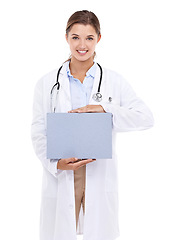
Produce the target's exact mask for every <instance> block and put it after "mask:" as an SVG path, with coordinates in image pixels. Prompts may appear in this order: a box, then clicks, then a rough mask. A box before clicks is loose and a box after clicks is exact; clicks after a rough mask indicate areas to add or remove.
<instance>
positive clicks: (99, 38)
mask: <svg viewBox="0 0 179 240" xmlns="http://www.w3.org/2000/svg"><path fill="white" fill-rule="evenodd" d="M100 40H101V34H100V35H99V37H98V41H97V43H99V41H100Z"/></svg>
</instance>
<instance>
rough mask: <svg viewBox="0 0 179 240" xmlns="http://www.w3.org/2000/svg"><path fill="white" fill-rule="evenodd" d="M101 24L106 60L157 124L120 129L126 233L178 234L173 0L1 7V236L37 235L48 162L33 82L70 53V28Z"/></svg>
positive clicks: (177, 19) (177, 39)
mask: <svg viewBox="0 0 179 240" xmlns="http://www.w3.org/2000/svg"><path fill="white" fill-rule="evenodd" d="M83 9H88V10H91V11H94V12H95V13H96V15H97V16H98V18H99V19H100V22H101V29H102V39H101V42H100V43H99V45H98V47H97V59H96V60H97V61H98V62H99V63H100V64H101V65H102V66H103V67H107V68H110V69H113V70H115V71H117V72H119V73H121V74H122V75H123V76H124V77H125V78H126V79H127V80H128V81H129V82H130V84H131V85H132V86H133V88H134V89H135V91H136V92H137V94H138V95H139V96H140V97H141V98H142V99H143V100H144V101H145V102H146V104H147V105H148V106H149V107H150V108H151V110H152V112H153V114H154V118H155V127H154V128H152V129H150V130H147V131H143V132H132V133H121V134H119V135H118V142H117V152H118V155H119V196H120V202H119V204H120V211H119V218H120V232H121V236H120V238H119V239H120V240H132V239H138V240H144V239H145V240H148V239H152V240H159V239H162V240H171V239H172V240H178V239H179V154H178V151H179V150H178V149H179V148H178V138H179V126H178V125H179V106H178V105H179V97H178V92H179V88H178V86H179V85H177V84H178V81H179V35H178V30H179V14H178V13H179V7H178V2H177V1H174V0H170V1H169V0H168V1H166V0H150V1H149V0H148V1H146V0H136V1H133V0H117V1H115V0H110V1H96V0H95V1H92V0H88V1H84V0H83V1H79V0H76V1H74V0H68V1H64V2H63V1H60V0H58V1H57V0H29V1H27V0H16V1H13V0H9V1H8V0H7V1H3V2H1V4H0V36H1V37H0V41H1V42H0V86H1V87H0V110H1V124H0V138H1V145H0V146H1V147H0V154H1V158H0V159H1V160H0V239H3V240H6V239H8V240H9V239H19V240H32V239H33V240H38V229H39V211H40V194H41V177H42V167H41V163H40V161H39V160H38V159H37V158H36V156H35V154H34V152H33V149H32V145H31V139H30V125H31V118H32V97H33V91H34V86H35V84H36V82H37V81H38V79H39V78H40V77H41V76H43V75H44V74H45V73H47V72H49V71H51V70H52V69H54V68H57V67H59V66H60V65H61V64H62V63H63V61H65V60H66V59H67V58H68V56H69V53H70V52H69V48H68V45H67V43H66V42H65V38H64V35H65V27H66V22H67V20H68V18H69V17H70V15H71V14H72V13H73V12H75V11H77V10H83Z"/></svg>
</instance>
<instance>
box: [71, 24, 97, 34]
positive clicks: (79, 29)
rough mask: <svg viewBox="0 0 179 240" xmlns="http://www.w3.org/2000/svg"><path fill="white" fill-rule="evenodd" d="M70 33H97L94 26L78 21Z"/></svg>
mask: <svg viewBox="0 0 179 240" xmlns="http://www.w3.org/2000/svg"><path fill="white" fill-rule="evenodd" d="M69 33H70V35H71V34H77V35H97V33H96V31H95V29H94V27H93V26H91V25H89V24H87V25H84V24H79V23H76V24H74V25H73V26H72V28H71V30H70V32H69Z"/></svg>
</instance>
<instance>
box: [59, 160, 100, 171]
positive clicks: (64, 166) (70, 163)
mask: <svg viewBox="0 0 179 240" xmlns="http://www.w3.org/2000/svg"><path fill="white" fill-rule="evenodd" d="M95 160H96V159H78V158H64V159H60V160H59V161H58V163H57V169H60V170H74V171H75V170H77V169H78V168H80V167H82V166H85V165H86V164H88V163H91V162H94V161H95Z"/></svg>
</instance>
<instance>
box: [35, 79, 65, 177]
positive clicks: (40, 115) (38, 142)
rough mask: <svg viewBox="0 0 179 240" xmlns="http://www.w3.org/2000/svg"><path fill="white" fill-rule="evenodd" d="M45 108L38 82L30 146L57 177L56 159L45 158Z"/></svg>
mask: <svg viewBox="0 0 179 240" xmlns="http://www.w3.org/2000/svg"><path fill="white" fill-rule="evenodd" d="M45 114H46V113H45V107H44V96H43V81H42V80H41V81H39V82H38V83H37V85H36V87H35V92H34V102H33V120H32V126H31V138H32V144H33V147H34V150H35V153H36V155H37V157H38V158H39V159H40V161H41V163H42V165H43V167H45V168H46V169H47V170H48V171H49V172H50V173H51V174H52V175H53V176H54V177H57V176H58V174H59V173H60V172H61V170H59V169H57V162H58V159H47V158H46V146H47V138H46V126H45Z"/></svg>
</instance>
